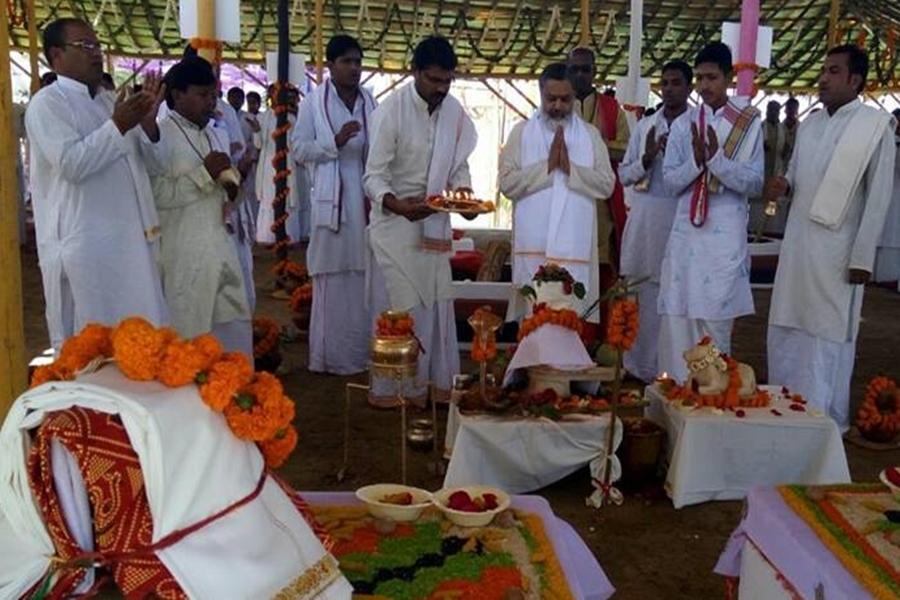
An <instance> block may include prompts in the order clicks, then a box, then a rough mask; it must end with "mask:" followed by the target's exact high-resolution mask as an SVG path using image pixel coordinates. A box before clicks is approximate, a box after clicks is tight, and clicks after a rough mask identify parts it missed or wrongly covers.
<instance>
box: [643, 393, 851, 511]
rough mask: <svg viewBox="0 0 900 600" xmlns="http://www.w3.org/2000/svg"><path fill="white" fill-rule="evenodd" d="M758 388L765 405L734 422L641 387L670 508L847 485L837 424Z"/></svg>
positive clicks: (728, 416)
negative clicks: (660, 433) (658, 434)
mask: <svg viewBox="0 0 900 600" xmlns="http://www.w3.org/2000/svg"><path fill="white" fill-rule="evenodd" d="M765 389H767V390H768V391H769V392H770V393H771V394H772V396H773V402H772V406H771V407H766V408H749V409H744V411H745V413H746V416H745V417H743V418H740V417H738V416H736V415H735V414H734V413H733V412H730V411H725V412H723V411H716V410H714V409H712V408H696V409H693V410H688V409H686V408H683V407H680V406H678V405H677V404H675V403H671V402H668V401H667V400H665V398H664V397H663V395H662V393H661V392H660V391H659V389H658V388H657V387H656V385H655V384H654V385H651V386H647V388H646V389H645V392H644V393H645V397H646V399H647V400H648V401H649V402H650V405H649V407H648V408H647V416H648V417H650V418H651V419H653V420H654V421H656V422H657V423H659V424H661V425H662V426H663V427H665V429H666V433H667V436H668V450H667V456H668V462H669V470H668V474H667V475H666V492H667V493H668V494H669V497H670V498H672V503H673V504H674V505H675V508H681V507H683V506H688V505H690V504H698V503H700V502H707V501H709V500H739V499H742V498H744V497H745V496H746V495H747V492H748V491H749V490H750V488H752V487H755V486H760V485H770V486H774V485H782V484H789V483H797V484H819V485H823V484H837V483H850V470H849V468H848V466H847V455H846V453H845V452H844V444H843V441H842V440H841V433H840V430H839V429H838V427H837V424H836V423H835V422H834V421H832V420H831V419H830V418H828V417H827V416H825V415H822V414H813V413H811V412H795V411H792V410H791V409H790V408H789V407H788V406H789V404H790V402H789V401H788V400H786V399H784V398H782V397H781V394H780V388H778V387H772V386H769V387H765ZM771 408H775V409H776V410H778V411H780V412H781V413H782V416H777V415H775V414H773V413H772V412H771Z"/></svg>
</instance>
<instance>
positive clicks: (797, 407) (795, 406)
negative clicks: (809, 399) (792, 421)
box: [790, 403, 806, 412]
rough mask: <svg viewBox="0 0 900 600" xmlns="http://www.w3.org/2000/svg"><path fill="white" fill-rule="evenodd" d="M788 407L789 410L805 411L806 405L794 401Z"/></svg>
mask: <svg viewBox="0 0 900 600" xmlns="http://www.w3.org/2000/svg"><path fill="white" fill-rule="evenodd" d="M790 408H791V410H795V411H797V412H806V407H805V406H803V405H802V404H797V403H794V404H791V406H790Z"/></svg>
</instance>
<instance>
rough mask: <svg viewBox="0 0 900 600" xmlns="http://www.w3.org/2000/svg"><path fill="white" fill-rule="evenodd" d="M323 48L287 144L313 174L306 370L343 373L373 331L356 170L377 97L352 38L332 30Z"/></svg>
mask: <svg viewBox="0 0 900 600" xmlns="http://www.w3.org/2000/svg"><path fill="white" fill-rule="evenodd" d="M326 55H327V57H328V68H329V72H330V74H331V77H330V78H329V79H328V80H327V81H326V82H325V84H324V85H321V86H319V87H318V88H316V89H315V90H314V91H313V92H312V93H311V94H310V95H309V96H307V97H306V99H305V100H304V101H303V103H302V104H301V105H300V113H299V115H298V117H297V127H296V128H295V129H294V131H293V141H292V144H291V149H292V152H293V156H294V160H295V161H296V162H298V163H308V164H310V165H312V166H313V174H314V179H313V191H312V198H311V217H312V227H311V230H310V239H309V247H308V248H307V250H306V266H307V268H308V269H309V273H310V275H311V276H312V280H313V300H312V314H311V316H310V324H309V370H310V371H314V372H319V373H333V374H335V375H349V374H352V373H361V372H362V371H365V370H366V368H367V365H368V360H369V338H370V335H371V331H372V321H371V319H370V317H369V311H368V307H367V302H366V258H367V256H368V253H369V249H368V245H367V243H366V221H367V219H368V210H367V201H366V197H365V192H364V191H363V185H362V177H363V169H364V168H365V160H366V154H367V152H368V147H369V131H368V129H369V127H368V125H369V122H370V120H371V113H372V110H373V109H374V108H375V99H374V98H373V97H372V95H371V93H369V91H368V90H365V89H363V88H362V87H360V85H359V78H360V73H361V72H362V49H361V48H360V46H359V43H358V42H357V41H356V40H355V39H353V38H352V37H350V36H347V35H339V36H336V37H335V38H333V39H332V40H331V41H329V43H328V46H327V48H326Z"/></svg>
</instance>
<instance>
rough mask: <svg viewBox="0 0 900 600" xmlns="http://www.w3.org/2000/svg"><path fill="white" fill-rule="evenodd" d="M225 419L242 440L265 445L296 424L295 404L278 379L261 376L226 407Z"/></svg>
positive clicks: (263, 374)
mask: <svg viewBox="0 0 900 600" xmlns="http://www.w3.org/2000/svg"><path fill="white" fill-rule="evenodd" d="M225 419H226V420H227V421H228V425H229V427H231V431H233V432H234V434H235V435H236V436H237V437H239V438H240V439H242V440H251V441H254V442H262V441H265V440H268V439H271V438H272V437H274V436H275V434H277V433H278V431H280V430H281V429H283V428H285V427H287V426H288V425H289V424H290V423H291V421H293V420H294V403H293V402H292V401H291V400H290V398H288V397H287V396H285V395H284V389H283V388H282V387H281V382H280V381H278V378H277V377H275V376H274V375H272V374H270V373H265V372H262V373H257V374H256V377H255V378H254V379H253V382H252V383H250V384H249V385H247V386H245V387H244V388H243V389H241V390H240V392H238V394H237V395H236V396H234V397H233V398H232V400H231V402H230V403H229V404H228V406H226V407H225Z"/></svg>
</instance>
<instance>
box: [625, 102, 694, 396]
mask: <svg viewBox="0 0 900 600" xmlns="http://www.w3.org/2000/svg"><path fill="white" fill-rule="evenodd" d="M688 119H690V114H689V112H688V111H685V112H683V113H682V114H681V115H679V116H678V117H677V118H676V119H675V120H674V121H673V124H674V123H677V122H679V121H681V120H688ZM651 127H655V128H656V139H657V140H661V139H662V138H663V137H665V136H666V135H668V134H669V129H670V125H669V123H668V121H667V120H666V118H665V116H664V114H663V111H659V112H657V113H655V114H654V115H653V116H651V117H649V118H646V119H641V120H640V121H638V124H637V127H636V129H635V131H634V133H633V135H632V136H631V139H630V141H629V143H628V150H627V151H626V153H625V159H624V160H623V161H622V163H621V164H620V165H619V178H620V179H621V181H622V185H624V186H626V189H627V192H628V193H629V197H630V200H631V207H630V209H629V211H628V220H627V221H625V233H624V234H623V236H622V255H621V258H620V267H619V272H620V273H621V275H623V276H624V277H626V278H627V279H628V280H632V281H633V280H636V279H643V278H645V277H649V278H650V279H649V280H648V281H646V282H644V283H642V284H641V285H640V286H639V287H638V288H637V294H638V307H639V309H638V311H639V312H638V314H639V319H640V322H639V327H638V336H637V339H636V340H635V343H634V347H632V349H631V350H630V351H628V352H626V353H625V357H624V365H625V368H626V369H627V370H628V372H629V373H631V374H632V375H635V376H636V377H639V378H640V379H643V380H645V381H650V380H652V379H653V378H655V377H656V375H657V374H659V368H658V364H657V344H658V341H659V312H658V309H657V304H658V300H659V275H660V270H661V269H662V262H663V255H664V253H665V249H666V242H667V241H668V239H669V231H671V229H672V222H673V221H674V220H675V209H676V208H677V206H678V196H677V195H675V194H672V193H670V192H669V191H668V190H667V189H666V187H665V184H664V182H663V157H664V156H665V154H664V152H660V153H659V154H658V155H657V157H656V160H655V161H654V162H653V164H652V165H650V170H649V172H648V171H647V170H646V169H644V165H643V161H642V157H643V155H644V150H645V146H644V142H645V140H646V138H647V132H649V131H650V128H651ZM636 184H640V186H636ZM637 187H641V188H642V189H637Z"/></svg>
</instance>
